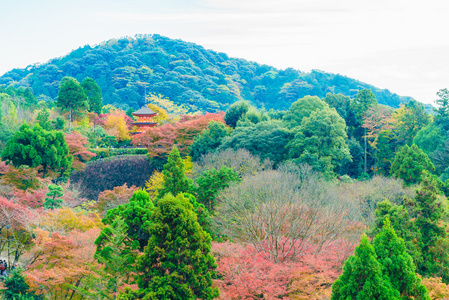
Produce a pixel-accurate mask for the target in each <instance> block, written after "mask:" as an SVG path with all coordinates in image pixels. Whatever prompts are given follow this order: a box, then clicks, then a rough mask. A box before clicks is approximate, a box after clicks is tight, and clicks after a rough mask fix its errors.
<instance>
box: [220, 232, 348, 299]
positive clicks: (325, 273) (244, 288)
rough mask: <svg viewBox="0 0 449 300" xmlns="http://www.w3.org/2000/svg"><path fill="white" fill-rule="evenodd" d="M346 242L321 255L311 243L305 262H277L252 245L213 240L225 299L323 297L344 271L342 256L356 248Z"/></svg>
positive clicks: (221, 291) (304, 257)
mask: <svg viewBox="0 0 449 300" xmlns="http://www.w3.org/2000/svg"><path fill="white" fill-rule="evenodd" d="M345 245H346V241H345V240H343V239H340V240H338V241H337V242H335V243H333V244H331V245H330V246H329V247H327V248H326V249H325V250H324V251H323V252H321V253H320V254H319V255H314V254H313V252H314V250H315V248H316V246H312V245H311V246H310V247H308V248H309V253H308V254H306V255H304V256H303V257H301V261H290V262H289V263H282V262H281V263H274V262H273V261H271V260H268V259H266V258H264V257H263V255H262V254H260V253H258V252H257V251H256V250H255V249H254V248H252V247H250V246H243V245H239V244H233V243H229V242H227V243H213V244H212V251H213V254H214V256H215V258H216V261H217V264H218V268H217V273H218V278H220V279H219V280H216V285H217V286H219V287H220V293H221V299H259V298H263V299H323V298H322V297H323V296H329V295H330V292H331V285H332V283H333V282H334V280H335V279H336V278H337V277H338V275H339V274H340V273H341V262H342V256H344V257H347V256H348V255H349V254H351V253H352V251H353V249H354V244H351V245H350V247H349V248H348V247H344V246H345ZM348 251H350V253H348Z"/></svg>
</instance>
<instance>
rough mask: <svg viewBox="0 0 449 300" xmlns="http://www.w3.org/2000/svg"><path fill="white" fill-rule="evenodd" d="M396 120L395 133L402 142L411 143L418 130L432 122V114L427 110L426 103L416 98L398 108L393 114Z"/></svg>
mask: <svg viewBox="0 0 449 300" xmlns="http://www.w3.org/2000/svg"><path fill="white" fill-rule="evenodd" d="M392 117H393V118H394V119H395V120H396V123H395V129H394V133H395V135H396V139H397V140H398V141H399V142H400V143H401V144H402V145H404V144H407V145H409V146H410V145H411V144H412V141H413V138H414V137H415V136H416V134H417V133H418V131H419V130H420V129H421V128H423V127H425V126H427V125H428V124H429V123H430V119H431V117H430V115H429V114H428V113H426V112H425V110H424V105H423V104H422V103H419V102H417V101H415V100H413V99H412V100H410V102H409V103H407V104H405V105H404V106H401V107H400V108H398V109H397V110H396V111H395V112H394V114H393V116H392Z"/></svg>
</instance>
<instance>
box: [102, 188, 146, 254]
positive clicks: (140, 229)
mask: <svg viewBox="0 0 449 300" xmlns="http://www.w3.org/2000/svg"><path fill="white" fill-rule="evenodd" d="M153 210H154V204H153V202H152V201H151V199H150V195H148V193H147V192H146V191H145V190H143V189H139V190H137V191H136V192H134V194H133V196H132V197H131V199H129V203H126V204H122V205H119V206H117V207H116V208H113V209H110V210H108V211H107V212H106V216H105V218H104V219H103V220H102V222H103V223H104V224H105V225H111V224H112V223H113V222H114V220H115V219H116V218H117V217H121V218H123V220H124V221H125V224H126V226H127V227H128V240H127V241H126V243H127V245H128V247H129V249H140V250H141V251H143V249H144V248H145V246H146V245H147V244H148V238H149V235H148V228H149V226H150V223H151V222H150V216H151V214H152V213H153ZM111 234H112V233H111V231H110V229H109V227H106V228H105V229H103V230H102V231H101V233H100V235H99V237H98V238H97V240H96V241H95V244H96V245H97V253H99V252H101V251H102V249H103V248H104V245H105V243H106V242H107V241H108V238H107V236H110V235H111Z"/></svg>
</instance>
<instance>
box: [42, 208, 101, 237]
mask: <svg viewBox="0 0 449 300" xmlns="http://www.w3.org/2000/svg"><path fill="white" fill-rule="evenodd" d="M37 227H39V228H41V229H43V230H45V231H48V232H60V233H63V232H66V233H68V232H71V231H73V230H78V231H81V232H85V231H88V230H90V229H92V228H100V229H101V228H103V223H101V219H100V217H99V215H98V214H97V213H88V212H86V211H84V210H78V211H75V210H74V209H72V208H70V207H62V208H58V209H54V210H44V211H43V212H42V215H41V217H40V218H39V221H38V224H37Z"/></svg>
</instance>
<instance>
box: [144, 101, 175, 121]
mask: <svg viewBox="0 0 449 300" xmlns="http://www.w3.org/2000/svg"><path fill="white" fill-rule="evenodd" d="M147 106H148V108H149V109H151V110H152V111H154V112H155V113H157V115H156V116H154V117H152V118H151V120H153V121H154V122H157V123H158V125H161V124H165V123H167V122H170V120H169V119H168V115H167V111H166V110H165V109H163V108H162V107H159V106H157V105H156V104H151V103H150V104H148V105H147Z"/></svg>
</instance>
